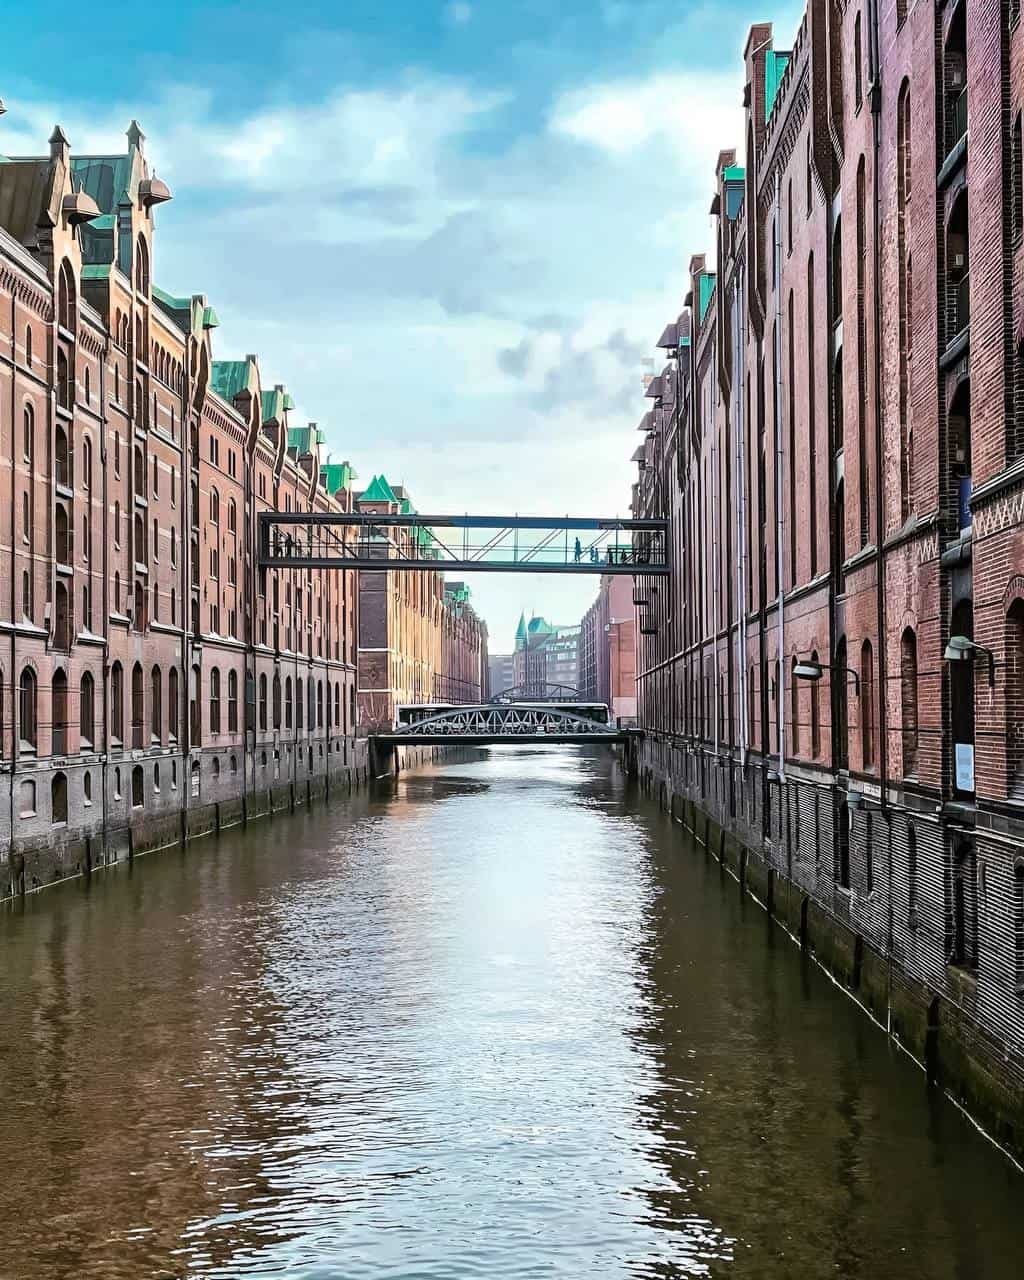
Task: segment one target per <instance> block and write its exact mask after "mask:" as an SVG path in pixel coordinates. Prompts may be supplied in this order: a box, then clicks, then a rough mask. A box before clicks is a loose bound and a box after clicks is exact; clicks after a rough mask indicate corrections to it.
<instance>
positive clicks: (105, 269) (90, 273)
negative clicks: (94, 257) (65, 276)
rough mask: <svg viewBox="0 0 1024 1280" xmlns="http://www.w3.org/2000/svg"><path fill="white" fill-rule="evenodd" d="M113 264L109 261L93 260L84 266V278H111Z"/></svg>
mask: <svg viewBox="0 0 1024 1280" xmlns="http://www.w3.org/2000/svg"><path fill="white" fill-rule="evenodd" d="M110 271H111V264H110V263H109V262H93V263H90V264H89V265H87V266H84V267H83V268H82V279H83V280H109V279H110Z"/></svg>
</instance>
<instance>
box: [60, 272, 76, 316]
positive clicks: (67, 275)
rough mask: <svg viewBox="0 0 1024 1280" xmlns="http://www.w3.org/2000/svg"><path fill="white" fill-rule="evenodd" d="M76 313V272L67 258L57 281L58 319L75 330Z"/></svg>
mask: <svg viewBox="0 0 1024 1280" xmlns="http://www.w3.org/2000/svg"><path fill="white" fill-rule="evenodd" d="M75 314H76V309H75V274H74V272H73V271H72V270H71V263H70V262H68V260H67V258H65V259H64V261H63V262H62V263H61V264H60V276H59V278H58V281H57V321H58V323H59V324H60V326H61V327H62V328H64V329H68V330H69V331H71V332H74V328H75Z"/></svg>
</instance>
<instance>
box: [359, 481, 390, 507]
mask: <svg viewBox="0 0 1024 1280" xmlns="http://www.w3.org/2000/svg"><path fill="white" fill-rule="evenodd" d="M359 501H360V502H394V503H397V502H398V499H397V498H396V497H395V492H394V490H393V489H392V488H391V486H390V485H389V484H388V482H387V480H386V479H385V478H384V477H383V476H374V477H373V479H372V480H371V481H370V487H369V488H368V489H366V490H364V491H363V492H362V493H361V494H360V495H359Z"/></svg>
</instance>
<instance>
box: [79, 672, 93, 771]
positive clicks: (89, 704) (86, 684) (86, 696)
mask: <svg viewBox="0 0 1024 1280" xmlns="http://www.w3.org/2000/svg"><path fill="white" fill-rule="evenodd" d="M95 715H96V690H95V686H94V684H93V679H92V676H91V674H90V673H89V672H88V671H86V672H84V673H83V675H82V679H81V683H80V684H79V688H78V745H79V748H80V750H82V751H87V750H89V748H90V747H92V745H93V742H94V741H95V723H96V721H95Z"/></svg>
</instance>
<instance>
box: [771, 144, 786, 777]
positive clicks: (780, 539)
mask: <svg viewBox="0 0 1024 1280" xmlns="http://www.w3.org/2000/svg"><path fill="white" fill-rule="evenodd" d="M774 223H775V237H774V239H775V243H774V245H773V246H772V249H773V254H774V264H775V332H774V335H773V338H772V348H773V352H774V359H773V364H774V366H775V368H774V369H773V370H772V373H773V382H774V384H775V385H774V400H775V578H776V583H777V585H778V604H777V610H778V618H777V620H776V626H777V630H778V651H777V657H778V669H779V679H778V683H777V688H776V719H775V723H776V728H777V730H778V753H779V784H780V789H779V794H780V796H781V794H782V784H783V783H784V782H785V781H786V619H785V609H784V608H783V601H784V600H785V588H784V586H783V581H784V578H783V548H784V542H785V537H784V532H783V515H782V501H783V492H782V474H783V470H782V469H783V464H784V461H785V459H784V457H783V449H782V177H781V175H780V173H779V170H778V169H776V170H775V219H774Z"/></svg>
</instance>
